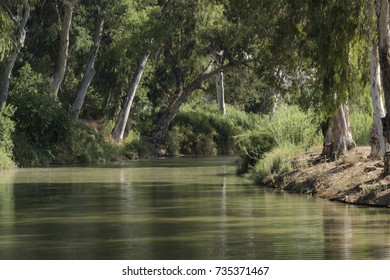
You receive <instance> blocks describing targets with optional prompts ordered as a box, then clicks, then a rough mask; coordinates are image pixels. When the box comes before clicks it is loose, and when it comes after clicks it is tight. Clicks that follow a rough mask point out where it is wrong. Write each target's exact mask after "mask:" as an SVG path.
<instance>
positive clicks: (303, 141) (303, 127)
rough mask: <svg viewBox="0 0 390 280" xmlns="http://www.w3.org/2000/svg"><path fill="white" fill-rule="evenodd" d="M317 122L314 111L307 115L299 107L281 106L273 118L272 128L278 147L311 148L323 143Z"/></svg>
mask: <svg viewBox="0 0 390 280" xmlns="http://www.w3.org/2000/svg"><path fill="white" fill-rule="evenodd" d="M316 120H317V118H316V117H315V115H314V113H313V112H312V111H308V112H306V113H305V112H303V111H301V110H300V109H299V108H298V106H295V105H290V106H287V105H281V106H280V107H279V108H278V109H277V110H276V112H275V114H274V115H273V116H272V118H271V125H270V126H271V129H272V133H273V135H274V137H275V140H276V142H277V143H278V145H282V144H293V145H296V146H301V147H303V148H309V147H312V146H313V145H315V144H317V143H318V142H319V141H321V139H320V135H319V128H320V125H319V123H317V122H316Z"/></svg>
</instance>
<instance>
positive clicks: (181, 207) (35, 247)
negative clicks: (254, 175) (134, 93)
mask: <svg viewBox="0 0 390 280" xmlns="http://www.w3.org/2000/svg"><path fill="white" fill-rule="evenodd" d="M234 161H235V158H233V157H182V158H171V159H153V160H142V161H134V162H126V163H121V164H112V165H105V166H98V167H67V168H42V169H41V168H39V169H20V170H13V171H4V172H0V259H298V260H300V259H390V209H381V208H366V207H356V206H351V205H344V204H340V203H333V202H329V201H326V200H323V199H318V198H314V197H311V196H306V195H295V194H288V193H285V192H280V191H275V190H270V189H265V188H258V187H255V186H253V185H250V184H249V183H248V182H246V181H244V180H243V179H241V178H238V177H236V176H235V175H234V171H235V167H234Z"/></svg>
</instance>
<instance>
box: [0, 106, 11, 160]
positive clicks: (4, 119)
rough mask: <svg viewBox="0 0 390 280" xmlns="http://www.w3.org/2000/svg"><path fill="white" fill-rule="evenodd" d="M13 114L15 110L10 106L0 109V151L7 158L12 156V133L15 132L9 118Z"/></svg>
mask: <svg viewBox="0 0 390 280" xmlns="http://www.w3.org/2000/svg"><path fill="white" fill-rule="evenodd" d="M14 112H15V108H14V107H13V106H10V105H6V106H3V107H1V108H0V127H1V130H0V149H2V150H3V152H4V153H5V154H6V155H8V156H11V155H12V149H13V141H12V133H13V132H14V131H15V124H14V122H13V121H12V119H11V118H12V116H13V114H14Z"/></svg>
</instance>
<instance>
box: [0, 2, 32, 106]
mask: <svg viewBox="0 0 390 280" xmlns="http://www.w3.org/2000/svg"><path fill="white" fill-rule="evenodd" d="M25 2H26V3H25V8H24V14H23V18H22V20H21V22H20V23H19V26H18V34H17V37H16V39H15V46H14V49H13V51H12V54H11V56H10V58H9V59H8V61H7V63H6V64H5V67H4V73H3V79H2V83H1V95H0V108H1V107H3V105H4V104H5V103H6V101H7V97H8V92H9V85H10V81H11V75H12V70H13V68H14V65H15V61H16V59H17V57H18V54H19V52H20V50H21V49H22V48H23V46H24V41H25V39H26V25H27V21H28V19H29V17H30V12H31V7H30V4H29V2H28V1H25Z"/></svg>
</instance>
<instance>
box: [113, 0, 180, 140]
mask: <svg viewBox="0 0 390 280" xmlns="http://www.w3.org/2000/svg"><path fill="white" fill-rule="evenodd" d="M173 2H174V0H168V1H167V2H166V3H165V4H164V6H163V8H162V10H161V14H160V17H159V20H160V21H162V20H163V19H164V17H165V16H166V14H167V13H168V11H169V9H170V7H171V5H172V3H173ZM152 45H153V40H151V44H150V46H149V48H148V49H147V51H146V53H145V54H144V55H143V57H142V58H141V59H140V62H139V64H138V67H137V69H136V71H135V73H134V75H133V78H132V80H131V83H130V88H129V90H128V91H127V94H126V99H125V102H124V103H123V105H122V108H121V111H120V112H119V115H118V119H117V121H116V123H115V127H114V129H113V130H112V132H111V136H112V137H113V138H114V139H115V141H116V142H118V143H120V142H122V141H123V138H124V134H125V130H126V127H128V125H127V122H128V120H129V115H130V109H131V105H132V104H133V100H134V97H135V94H136V92H137V88H138V85H139V83H140V82H141V78H142V75H143V73H144V71H145V67H146V63H147V62H148V59H149V56H150V53H151V49H152Z"/></svg>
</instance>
